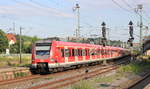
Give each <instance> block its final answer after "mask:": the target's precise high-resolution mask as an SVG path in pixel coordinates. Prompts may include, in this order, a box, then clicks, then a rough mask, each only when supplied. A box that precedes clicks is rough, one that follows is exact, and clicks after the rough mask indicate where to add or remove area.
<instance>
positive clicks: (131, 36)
mask: <svg viewBox="0 0 150 89" xmlns="http://www.w3.org/2000/svg"><path fill="white" fill-rule="evenodd" d="M129 34H130V37H129V40H128V43H129V44H130V46H131V47H132V46H133V40H134V37H133V22H132V21H130V22H129Z"/></svg>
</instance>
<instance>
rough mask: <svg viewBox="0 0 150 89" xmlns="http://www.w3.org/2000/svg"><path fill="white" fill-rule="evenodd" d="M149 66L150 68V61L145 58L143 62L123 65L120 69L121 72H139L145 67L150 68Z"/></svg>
mask: <svg viewBox="0 0 150 89" xmlns="http://www.w3.org/2000/svg"><path fill="white" fill-rule="evenodd" d="M149 68H150V61H147V60H144V61H142V62H137V63H131V64H129V65H126V66H121V67H120V68H119V70H118V71H119V72H121V73H124V72H132V73H135V74H138V73H140V72H141V71H143V70H145V69H149Z"/></svg>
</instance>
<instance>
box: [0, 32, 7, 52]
mask: <svg viewBox="0 0 150 89" xmlns="http://www.w3.org/2000/svg"><path fill="white" fill-rule="evenodd" d="M6 48H8V40H7V38H6V34H5V33H4V32H3V31H2V30H0V53H4V52H5V50H6Z"/></svg>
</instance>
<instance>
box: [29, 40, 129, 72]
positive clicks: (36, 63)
mask: <svg viewBox="0 0 150 89" xmlns="http://www.w3.org/2000/svg"><path fill="white" fill-rule="evenodd" d="M126 52H127V50H126V49H123V48H120V47H112V46H105V47H104V46H102V45H94V44H85V43H73V42H62V41H48V40H42V41H38V42H36V43H35V44H34V45H33V48H32V66H31V69H35V70H36V71H37V70H42V71H43V70H44V71H45V70H49V69H55V68H65V67H71V66H78V65H83V64H88V63H92V62H99V61H103V60H111V59H114V58H119V57H122V56H124V55H126Z"/></svg>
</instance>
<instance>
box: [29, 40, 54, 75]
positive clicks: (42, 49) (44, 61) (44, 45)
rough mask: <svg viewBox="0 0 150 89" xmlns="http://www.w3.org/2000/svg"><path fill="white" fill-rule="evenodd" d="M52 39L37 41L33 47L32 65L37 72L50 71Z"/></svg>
mask: <svg viewBox="0 0 150 89" xmlns="http://www.w3.org/2000/svg"><path fill="white" fill-rule="evenodd" d="M51 44H52V43H51V42H50V41H39V42H36V43H35V44H34V45H33V47H32V65H31V69H32V70H34V71H36V72H46V71H48V63H49V59H50V51H51Z"/></svg>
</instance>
